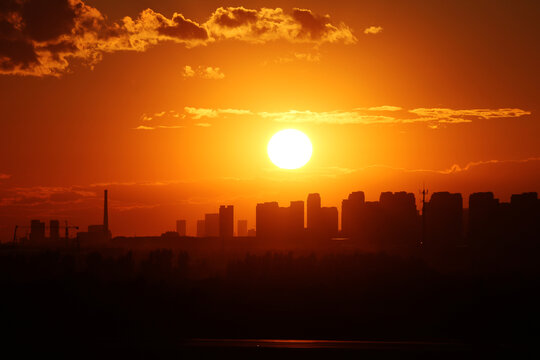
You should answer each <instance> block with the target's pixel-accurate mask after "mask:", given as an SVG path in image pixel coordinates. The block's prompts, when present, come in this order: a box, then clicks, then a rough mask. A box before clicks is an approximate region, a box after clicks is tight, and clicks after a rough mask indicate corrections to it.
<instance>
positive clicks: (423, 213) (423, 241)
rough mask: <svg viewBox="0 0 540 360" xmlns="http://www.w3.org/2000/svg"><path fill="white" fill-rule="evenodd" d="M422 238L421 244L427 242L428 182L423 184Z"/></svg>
mask: <svg viewBox="0 0 540 360" xmlns="http://www.w3.org/2000/svg"><path fill="white" fill-rule="evenodd" d="M420 193H421V194H422V239H421V240H420V246H424V245H425V244H426V195H427V194H428V193H429V190H428V189H426V184H425V183H423V184H422V191H421V192H420Z"/></svg>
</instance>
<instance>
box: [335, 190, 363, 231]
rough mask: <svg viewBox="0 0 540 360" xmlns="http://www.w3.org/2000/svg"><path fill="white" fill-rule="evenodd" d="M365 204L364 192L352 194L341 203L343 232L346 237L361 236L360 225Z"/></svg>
mask: <svg viewBox="0 0 540 360" xmlns="http://www.w3.org/2000/svg"><path fill="white" fill-rule="evenodd" d="M364 203H365V196H364V192H363V191H355V192H352V193H350V194H349V197H348V198H347V199H344V200H343V201H342V202H341V231H342V232H343V235H344V236H357V235H358V234H359V230H360V229H359V226H358V225H359V221H360V216H361V212H362V210H363V206H364Z"/></svg>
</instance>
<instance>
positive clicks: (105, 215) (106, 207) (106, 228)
mask: <svg viewBox="0 0 540 360" xmlns="http://www.w3.org/2000/svg"><path fill="white" fill-rule="evenodd" d="M104 197H105V198H104V203H103V231H104V232H105V238H106V239H107V240H108V239H109V205H108V203H107V190H105V193H104Z"/></svg>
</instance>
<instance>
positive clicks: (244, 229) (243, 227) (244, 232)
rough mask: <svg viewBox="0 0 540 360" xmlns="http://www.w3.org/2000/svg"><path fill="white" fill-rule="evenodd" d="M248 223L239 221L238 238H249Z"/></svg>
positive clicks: (237, 226)
mask: <svg viewBox="0 0 540 360" xmlns="http://www.w3.org/2000/svg"><path fill="white" fill-rule="evenodd" d="M247 224H248V222H247V220H238V222H237V225H236V235H237V236H248V225H247Z"/></svg>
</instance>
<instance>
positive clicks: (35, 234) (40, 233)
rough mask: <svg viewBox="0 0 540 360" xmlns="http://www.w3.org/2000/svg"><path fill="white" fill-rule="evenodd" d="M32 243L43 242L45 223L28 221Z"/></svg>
mask: <svg viewBox="0 0 540 360" xmlns="http://www.w3.org/2000/svg"><path fill="white" fill-rule="evenodd" d="M29 240H30V241H31V242H33V243H39V242H43V240H45V223H44V222H41V221H39V220H32V221H30V239H29Z"/></svg>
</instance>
